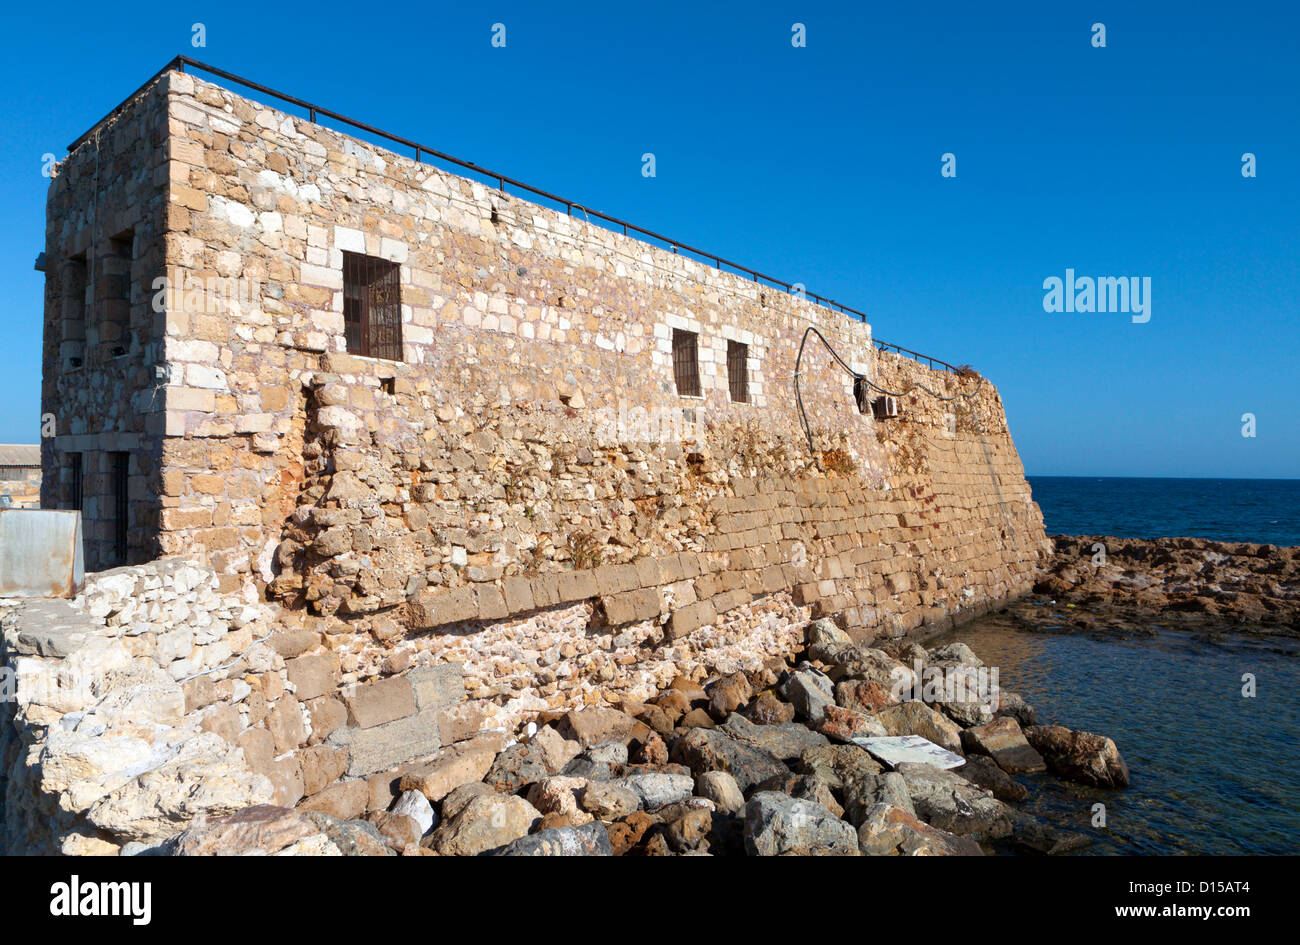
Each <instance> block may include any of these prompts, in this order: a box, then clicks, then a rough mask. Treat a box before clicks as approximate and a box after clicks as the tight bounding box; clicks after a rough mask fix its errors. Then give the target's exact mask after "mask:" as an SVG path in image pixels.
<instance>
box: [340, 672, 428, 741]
mask: <svg viewBox="0 0 1300 945" xmlns="http://www.w3.org/2000/svg"><path fill="white" fill-rule="evenodd" d="M343 704H344V705H346V706H347V708H348V724H349V725H354V726H356V727H357V728H374V727H375V726H376V725H383V724H384V723H385V722H392V721H395V720H397V719H404V718H406V717H407V716H408V715H414V714H415V711H416V706H415V692H414V691H413V690H412V688H411V683H410V682H409V681H408V680H407V679H406V678H405V677H403V676H393V677H390V678H388V679H381V680H379V681H378V682H372V683H366V684H364V685H360V686H356V687H352V688H350V689H346V690H344V692H343Z"/></svg>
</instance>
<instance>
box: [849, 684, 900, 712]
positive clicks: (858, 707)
mask: <svg viewBox="0 0 1300 945" xmlns="http://www.w3.org/2000/svg"><path fill="white" fill-rule="evenodd" d="M897 701H898V700H897V699H895V698H894V697H893V694H892V693H890V691H889V689H888V688H887V687H885V686H882V685H881V684H880V683H878V682H875V681H874V680H870V679H846V680H844V681H843V682H837V683H836V684H835V702H836V704H837V705H841V706H843V707H844V708H846V709H853V710H854V711H857V712H864V713H867V714H871V713H872V712H875V711H876V710H877V709H883V708H884V707H885V706H887V705H893V704H894V703H895V702H897Z"/></svg>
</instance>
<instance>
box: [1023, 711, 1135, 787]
mask: <svg viewBox="0 0 1300 945" xmlns="http://www.w3.org/2000/svg"><path fill="white" fill-rule="evenodd" d="M1025 738H1026V739H1027V740H1028V742H1029V744H1030V745H1032V746H1033V747H1034V749H1035V750H1036V751H1037V752H1038V753H1039V754H1041V755H1042V756H1043V759H1044V760H1045V761H1046V762H1047V767H1048V769H1049V770H1050V771H1051V772H1052V773H1053V774H1056V775H1059V776H1060V777H1063V778H1066V779H1068V780H1071V781H1078V782H1079V783H1081V784H1089V785H1092V786H1093V787H1108V788H1119V787H1125V786H1127V785H1128V782H1129V773H1128V765H1126V764H1125V763H1124V759H1123V758H1122V757H1120V753H1119V749H1118V748H1117V747H1115V743H1114V742H1113V741H1111V740H1110V739H1109V738H1106V737H1105V736H1104V735H1094V734H1092V733H1091V732H1075V731H1071V730H1070V729H1068V728H1065V727H1064V726H1061V725H1033V726H1030V727H1029V728H1027V729H1025Z"/></svg>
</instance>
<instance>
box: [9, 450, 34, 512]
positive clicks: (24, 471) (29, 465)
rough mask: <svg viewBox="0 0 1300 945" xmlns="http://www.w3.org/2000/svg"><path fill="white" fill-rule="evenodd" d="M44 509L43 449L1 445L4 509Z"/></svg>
mask: <svg viewBox="0 0 1300 945" xmlns="http://www.w3.org/2000/svg"><path fill="white" fill-rule="evenodd" d="M40 507H41V448H40V446H39V445H37V444H35V443H0V508H12V509H39V508H40Z"/></svg>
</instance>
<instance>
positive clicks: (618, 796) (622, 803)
mask: <svg viewBox="0 0 1300 945" xmlns="http://www.w3.org/2000/svg"><path fill="white" fill-rule="evenodd" d="M579 804H580V805H581V806H582V809H583V810H584V811H586V812H587V813H589V814H591V816H593V817H595V818H596V819H597V820H618V819H619V818H620V817H626V816H627V815H628V814H630V813H632V812H633V811H635V810H637V809H638V808H639V807H640V806H641V796H640V795H639V794H637V793H636V792H635V791H633V790H632V789H631V788H628V787H624V786H623V785H621V784H615V783H613V782H612V781H588V782H587V786H586V787H585V788H583V791H582V796H581V798H580V799H579Z"/></svg>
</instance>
